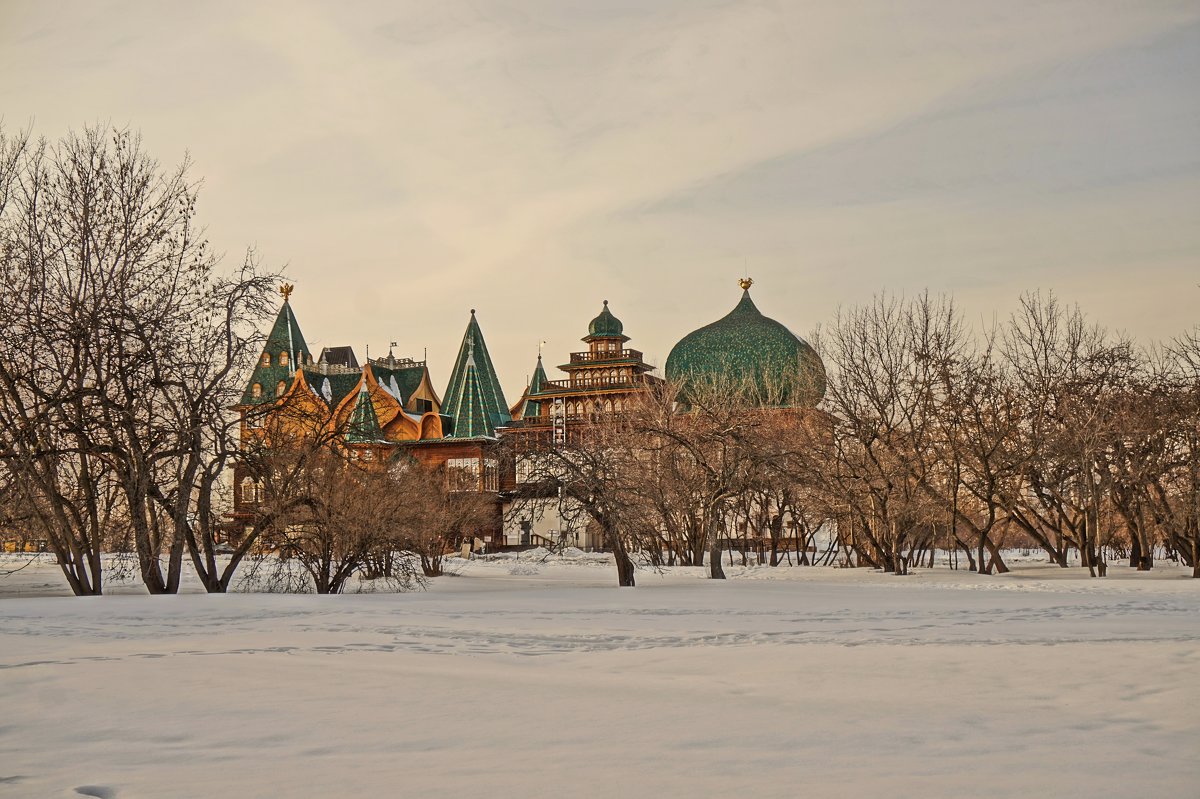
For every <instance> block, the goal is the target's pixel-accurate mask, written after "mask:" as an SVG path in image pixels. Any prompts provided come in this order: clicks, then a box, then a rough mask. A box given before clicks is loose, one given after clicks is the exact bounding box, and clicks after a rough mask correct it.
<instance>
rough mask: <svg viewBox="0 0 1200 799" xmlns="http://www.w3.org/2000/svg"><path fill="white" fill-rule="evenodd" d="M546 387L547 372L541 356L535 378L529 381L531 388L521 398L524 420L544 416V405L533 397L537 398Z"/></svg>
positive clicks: (534, 374) (536, 367)
mask: <svg viewBox="0 0 1200 799" xmlns="http://www.w3.org/2000/svg"><path fill="white" fill-rule="evenodd" d="M545 387H546V370H545V369H543V368H542V356H541V355H540V354H539V355H538V359H537V366H535V367H534V369H533V377H531V378H530V379H529V387H528V388H526V389H525V394H524V395H523V396H522V397H521V402H522V403H523V405H521V406H519V408H518V409H519V411H520V414H521V418H522V419H530V418H533V417H534V416H541V415H542V403H541V402H540V401H538V400H536V399H532V397H535V396H537V395H538V394H539V393H541V391H542V390H543V389H544V388H545Z"/></svg>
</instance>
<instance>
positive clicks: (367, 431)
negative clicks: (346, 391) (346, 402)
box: [346, 378, 384, 444]
mask: <svg viewBox="0 0 1200 799" xmlns="http://www.w3.org/2000/svg"><path fill="white" fill-rule="evenodd" d="M383 440H384V438H383V430H382V429H381V428H380V427H379V416H378V415H377V414H376V413H375V403H373V402H371V393H370V392H369V391H367V381H366V379H365V378H364V379H363V380H362V382H361V384H360V387H359V389H358V399H357V400H355V403H354V410H353V411H351V412H350V422H349V424H347V425H346V443H348V444H373V443H376V442H379V441H383Z"/></svg>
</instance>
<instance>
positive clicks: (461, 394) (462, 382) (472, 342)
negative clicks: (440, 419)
mask: <svg viewBox="0 0 1200 799" xmlns="http://www.w3.org/2000/svg"><path fill="white" fill-rule="evenodd" d="M445 397H446V398H445V401H444V402H443V404H442V413H444V414H445V415H447V416H449V417H451V418H452V419H454V426H453V430H454V432H453V433H452V434H451V436H449V437H453V438H479V437H482V436H486V437H493V438H494V437H495V435H496V428H498V427H502V426H503V425H505V424H507V423H508V422H511V421H512V416H511V415H510V414H509V412H508V404H507V403H505V401H504V391H503V390H502V389H501V388H500V380H499V378H498V377H496V369H495V367H494V366H492V357H491V355H489V354H488V349H487V344H486V343H485V342H484V340H483V333H482V331H480V329H479V323H478V322H477V321H475V310H474V309H471V321H470V322H468V323H467V331H466V333H465V334H463V340H462V346H461V347H459V350H458V358H457V359H456V360H455V362H454V371H453V372H452V373H451V375H450V384H449V385H448V386H447V387H446V395H445Z"/></svg>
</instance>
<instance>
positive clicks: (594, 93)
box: [0, 0, 1200, 403]
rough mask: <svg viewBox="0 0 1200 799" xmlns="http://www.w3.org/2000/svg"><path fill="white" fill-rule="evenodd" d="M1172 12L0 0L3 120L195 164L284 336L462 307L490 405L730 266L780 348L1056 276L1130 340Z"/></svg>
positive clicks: (926, 5)
mask: <svg viewBox="0 0 1200 799" xmlns="http://www.w3.org/2000/svg"><path fill="white" fill-rule="evenodd" d="M1196 75H1200V4H1197V3H1196V2H1195V1H1194V0H1188V1H1187V2H1149V1H1146V2H1125V1H1124V0H1123V1H1122V2H1109V1H1107V0H1061V1H1059V2H1018V1H1016V0H1011V1H1010V2H1004V3H997V2H992V0H957V1H953V0H947V1H946V2H922V0H907V1H906V2H903V3H896V2H844V1H843V2H804V3H801V2H795V3H790V2H782V0H781V1H779V2H728V1H727V0H711V1H709V2H705V0H665V1H664V2H652V1H651V0H589V2H580V1H579V0H553V1H552V0H539V1H538V2H486V1H485V0H471V1H469V2H468V1H465V0H464V1H462V2H460V0H439V1H438V2H432V3H431V2H411V3H410V2H395V1H393V2H356V3H344V2H343V3H333V2H329V3H321V2H306V1H305V0H289V2H279V3H245V2H224V3H217V2H187V3H183V2H179V3H166V2H164V3H149V2H105V1H104V0H95V1H93V2H55V3H45V2H12V1H11V0H0V113H3V115H4V122H5V125H6V126H8V127H10V128H15V127H24V126H25V125H27V124H30V123H32V124H33V127H34V130H35V132H36V133H38V134H42V135H46V136H48V137H57V136H59V135H61V134H62V133H63V132H64V131H66V130H67V129H68V128H70V127H79V126H81V125H82V124H84V123H87V122H95V121H97V120H100V121H109V122H112V123H113V124H116V125H120V126H125V125H128V126H130V127H133V128H136V129H139V130H141V131H142V133H143V136H144V138H145V143H146V145H147V147H148V148H149V149H150V150H151V151H152V152H153V153H155V154H156V155H157V156H158V157H159V158H160V159H161V160H162V161H164V162H174V161H177V160H178V159H179V158H181V157H182V155H183V153H184V152H185V151H187V152H190V153H191V156H192V158H193V159H194V162H195V174H196V175H197V176H198V177H201V176H202V177H203V178H204V188H203V191H202V194H201V205H200V216H201V218H202V221H203V222H204V223H206V224H207V226H208V230H209V237H210V239H211V241H212V242H213V244H214V245H216V247H217V249H218V250H221V251H224V252H225V253H227V257H228V258H229V259H230V262H231V263H232V262H235V261H237V260H238V259H239V258H240V254H241V252H242V250H243V249H244V248H245V247H246V245H248V244H254V245H256V246H257V247H258V250H259V253H260V255H261V256H262V257H263V259H264V260H265V261H266V262H267V263H268V264H269V265H273V266H280V265H283V264H287V265H288V273H289V276H290V278H291V279H292V280H293V281H294V282H295V284H296V293H295V295H294V296H293V306H294V308H295V310H296V313H297V316H298V318H299V320H300V323H301V326H302V328H303V330H304V333H305V336H306V338H307V339H308V341H309V344H310V346H312V347H314V348H315V349H317V350H319V348H320V347H321V346H323V345H340V344H351V345H353V346H354V348H355V350H356V351H357V352H358V354H359V357H360V358H361V357H363V356H364V355H365V345H366V344H370V346H371V351H372V353H376V354H381V353H383V352H385V351H386V349H387V345H388V342H389V341H392V340H395V341H398V342H399V347H398V352H399V353H400V354H409V355H412V356H415V357H420V356H421V353H422V351H423V349H424V348H426V347H428V349H429V360H430V369H431V371H432V373H433V377H434V381H435V383H436V384H437V385H438V387H439V390H440V389H441V388H444V386H445V382H446V381H447V379H448V378H449V369H450V367H451V365H452V360H453V357H454V354H455V352H456V350H457V347H458V343H459V340H460V338H461V336H462V332H463V329H464V327H465V325H466V322H467V318H468V314H469V310H470V309H471V308H477V309H479V321H480V324H481V325H482V327H483V331H484V334H485V336H486V338H487V341H488V345H489V349H490V351H491V353H492V356H493V358H494V360H495V362H496V366H497V368H498V370H499V373H500V377H501V380H502V381H503V383H504V390H505V394H506V397H507V399H508V400H509V402H510V403H511V402H513V401H515V400H516V399H517V397H518V396H519V395H520V393H521V390H522V388H523V381H524V378H525V376H526V375H527V374H528V373H529V371H530V369H531V368H532V365H533V362H534V358H535V357H536V353H537V344H538V342H539V341H540V340H542V339H545V340H547V342H548V343H547V346H546V354H547V359H548V363H550V364H551V365H553V364H557V363H561V362H562V361H563V360H565V355H566V353H567V352H569V351H571V350H575V349H580V348H581V347H582V345H581V344H580V343H579V341H578V339H579V337H580V336H582V335H583V334H584V333H585V332H586V325H587V322H588V320H589V319H590V318H591V317H592V316H594V315H595V314H596V313H597V312H598V311H599V309H600V305H601V301H602V300H604V299H608V300H610V302H611V307H612V310H613V311H614V313H616V315H617V316H619V317H620V318H621V319H622V320H623V321H624V322H625V325H626V332H627V333H628V334H629V335H631V336H632V337H633V341H632V342H631V343H630V346H633V347H636V348H638V349H641V350H643V351H645V352H646V354H647V356H648V359H650V360H651V361H652V362H656V363H657V364H659V365H661V364H662V363H664V362H665V360H666V356H667V353H668V352H669V350H670V347H671V345H672V344H673V343H674V342H675V341H676V340H678V339H679V338H680V337H682V336H683V335H684V334H685V333H687V332H688V331H690V330H692V329H694V328H696V327H698V326H700V325H702V324H705V323H707V322H710V321H713V320H714V319H716V318H718V317H720V316H722V315H723V314H725V313H726V312H727V311H728V310H729V309H730V308H732V307H733V305H734V303H735V302H736V300H737V296H738V289H737V286H736V278H737V277H739V276H740V275H741V274H743V272H748V273H749V274H750V275H752V276H753V277H754V278H755V280H756V286H755V290H754V292H753V293H754V296H755V300H756V301H757V303H758V305H759V307H760V308H761V309H762V310H763V312H764V313H767V314H768V315H769V316H773V317H775V318H777V319H779V320H780V321H781V322H784V323H785V324H787V325H788V326H789V327H791V328H792V329H793V330H795V331H796V332H797V333H799V334H801V335H805V334H807V333H808V332H809V331H810V330H811V329H812V328H813V327H814V326H815V325H818V324H821V323H825V322H828V321H829V319H830V318H831V317H832V315H833V312H834V309H835V308H836V307H837V306H839V305H849V304H854V303H858V302H862V301H865V300H867V299H869V298H870V296H871V295H872V294H874V293H876V292H878V291H880V290H884V289H887V290H892V291H901V292H916V291H920V290H923V289H925V288H928V289H930V290H931V291H933V292H935V293H936V292H946V293H951V294H953V295H954V296H955V297H956V299H957V300H958V302H959V304H960V306H961V307H963V309H964V310H965V311H966V312H967V313H968V314H969V316H970V318H972V319H976V320H977V319H982V318H989V319H990V318H991V317H992V316H993V315H1000V316H1001V317H1003V316H1004V315H1006V314H1007V313H1008V312H1009V311H1010V310H1011V309H1012V308H1013V307H1014V305H1015V302H1016V299H1017V297H1018V295H1019V294H1020V293H1021V292H1022V291H1025V290H1031V289H1038V288H1041V289H1054V290H1055V291H1057V292H1058V293H1059V294H1060V295H1061V296H1062V297H1063V298H1064V299H1066V300H1070V301H1077V302H1079V303H1080V304H1081V305H1082V306H1083V307H1084V309H1085V310H1086V311H1088V312H1089V313H1090V314H1091V315H1092V316H1093V317H1094V318H1095V319H1097V320H1098V321H1100V322H1102V323H1104V324H1106V325H1109V326H1111V327H1115V328H1121V329H1124V330H1126V331H1127V332H1129V333H1131V334H1133V335H1134V336H1136V337H1137V338H1139V339H1141V340H1143V341H1149V340H1153V339H1158V338H1164V337H1168V336H1171V335H1174V334H1176V333H1178V332H1181V331H1182V330H1184V329H1185V328H1188V327H1190V326H1192V325H1193V324H1195V322H1196V321H1197V314H1196V312H1195V310H1194V309H1195V308H1196V306H1197V301H1198V300H1200V289H1198V288H1197V286H1196V284H1197V283H1198V282H1200V270H1198V269H1197V266H1198V263H1197V260H1198V259H1197V255H1198V253H1200V92H1198V91H1196V85H1195V80H1196Z"/></svg>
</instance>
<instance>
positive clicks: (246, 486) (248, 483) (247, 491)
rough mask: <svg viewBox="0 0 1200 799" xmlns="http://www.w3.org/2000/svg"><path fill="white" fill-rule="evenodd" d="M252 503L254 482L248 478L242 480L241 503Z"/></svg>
mask: <svg viewBox="0 0 1200 799" xmlns="http://www.w3.org/2000/svg"><path fill="white" fill-rule="evenodd" d="M253 501H254V480H253V479H251V478H249V477H244V478H242V502H246V503H249V502H253Z"/></svg>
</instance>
